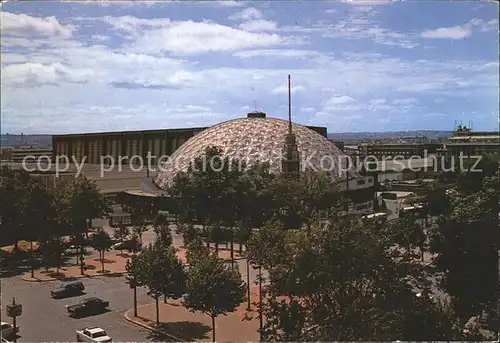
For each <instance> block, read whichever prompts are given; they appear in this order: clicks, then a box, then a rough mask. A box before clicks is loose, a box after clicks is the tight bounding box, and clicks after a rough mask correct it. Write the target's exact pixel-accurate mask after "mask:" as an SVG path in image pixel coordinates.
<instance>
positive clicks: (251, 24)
mask: <svg viewBox="0 0 500 343" xmlns="http://www.w3.org/2000/svg"><path fill="white" fill-rule="evenodd" d="M239 28H240V29H242V30H245V31H251V32H258V31H275V30H276V23H275V22H274V21H269V20H263V19H259V20H251V21H246V22H244V23H241V24H240V26H239Z"/></svg>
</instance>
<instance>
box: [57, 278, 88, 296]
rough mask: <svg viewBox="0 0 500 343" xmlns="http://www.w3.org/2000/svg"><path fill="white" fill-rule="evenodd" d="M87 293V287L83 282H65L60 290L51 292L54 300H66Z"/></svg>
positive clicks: (60, 286)
mask: <svg viewBox="0 0 500 343" xmlns="http://www.w3.org/2000/svg"><path fill="white" fill-rule="evenodd" d="M84 291H85V286H84V285H83V282H81V281H71V282H64V283H62V284H61V285H59V287H58V288H56V289H54V290H52V291H50V295H51V296H52V297H53V298H56V299H57V298H64V297H71V296H75V295H80V294H82V293H83V292H84Z"/></svg>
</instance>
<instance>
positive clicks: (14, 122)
mask: <svg viewBox="0 0 500 343" xmlns="http://www.w3.org/2000/svg"><path fill="white" fill-rule="evenodd" d="M0 19H1V24H0V25H1V34H2V35H1V44H2V53H1V83H2V84H1V85H2V88H1V132H2V133H11V134H19V133H21V132H22V133H25V134H39V133H49V134H56V133H57V134H63V133H79V132H100V131H120V130H145V129H164V128H183V127H193V126H196V127H199V126H209V125H214V124H217V123H219V122H221V121H225V120H230V119H235V118H241V117H244V116H246V113H248V112H250V111H253V110H255V109H257V110H260V111H263V112H266V113H267V115H268V116H269V117H275V118H283V119H286V118H287V116H288V95H287V77H288V74H290V75H291V80H292V87H291V90H292V116H293V120H294V121H295V122H297V123H300V124H303V125H317V126H326V127H327V128H328V132H362V131H399V130H452V129H453V127H454V124H455V121H458V122H462V123H463V124H468V123H469V121H472V123H473V128H474V130H498V127H499V119H498V117H499V63H498V39H499V30H498V3H497V2H478V1H474V2H465V1H463V2H451V1H427V2H426V1H416V0H415V1H390V2H370V1H364V0H352V1H349V2H339V1H293V2H286V1H270V2H260V1H246V2H243V1H238V2H236V1H231V0H225V1H196V2H195V1H183V0H181V1H176V2H138V1H136V2H118V1H109V2H102V1H98V2H96V1H79V2H76V1H74V2H73V1H64V2H46V1H40V2H36V1H30V2H7V3H4V4H3V6H2V13H1V18H0Z"/></svg>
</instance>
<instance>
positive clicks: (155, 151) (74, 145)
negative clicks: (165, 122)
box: [52, 126, 327, 165]
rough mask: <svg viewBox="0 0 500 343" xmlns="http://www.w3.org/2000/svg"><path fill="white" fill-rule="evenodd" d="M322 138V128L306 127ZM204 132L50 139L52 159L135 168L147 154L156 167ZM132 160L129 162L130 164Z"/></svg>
mask: <svg viewBox="0 0 500 343" xmlns="http://www.w3.org/2000/svg"><path fill="white" fill-rule="evenodd" d="M307 127H308V128H309V129H311V130H313V131H316V132H317V133H319V134H320V135H322V136H324V137H326V136H327V129H326V127H320V126H307ZM203 130H205V128H204V127H195V128H184V129H162V130H145V131H118V132H98V133H82V134H67V135H54V136H52V157H53V158H54V159H55V158H56V156H68V157H69V158H71V157H72V156H74V157H75V159H76V160H77V161H82V160H83V157H84V156H86V160H85V162H86V163H87V164H100V163H101V157H103V160H104V162H109V161H110V160H111V158H104V157H105V156H109V157H112V158H113V159H114V161H115V165H116V164H117V163H118V160H119V159H120V157H121V164H122V165H123V164H126V165H129V163H130V164H132V165H137V164H138V163H139V159H137V158H135V159H132V157H133V156H141V157H142V158H143V160H144V161H146V159H147V154H148V152H151V156H155V157H156V158H151V164H152V165H157V164H158V162H159V161H158V159H159V157H160V156H170V155H172V154H173V153H174V151H175V150H177V148H179V147H180V146H181V145H182V144H184V142H186V141H187V140H188V139H189V138H191V137H193V136H194V135H196V134H198V133H200V132H201V131H203ZM130 159H132V160H130Z"/></svg>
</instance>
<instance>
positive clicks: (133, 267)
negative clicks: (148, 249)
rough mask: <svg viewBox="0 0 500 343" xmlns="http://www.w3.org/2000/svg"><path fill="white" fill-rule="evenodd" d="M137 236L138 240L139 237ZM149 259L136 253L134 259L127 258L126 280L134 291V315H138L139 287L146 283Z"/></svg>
mask: <svg viewBox="0 0 500 343" xmlns="http://www.w3.org/2000/svg"><path fill="white" fill-rule="evenodd" d="M133 237H135V239H136V241H137V242H138V237H137V236H135V235H134V236H133ZM148 268H149V265H148V261H147V260H146V258H145V257H143V256H142V255H136V254H135V253H134V255H133V256H132V259H129V260H127V262H126V264H125V270H126V271H127V276H126V280H127V283H128V284H129V286H130V288H132V290H133V292H134V316H135V317H137V287H142V286H144V284H145V283H146V280H147V275H148V274H147V273H148V270H149V269H148Z"/></svg>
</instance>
